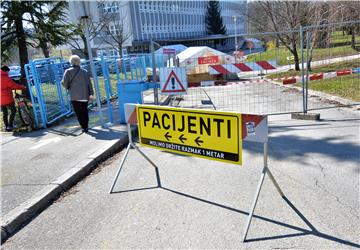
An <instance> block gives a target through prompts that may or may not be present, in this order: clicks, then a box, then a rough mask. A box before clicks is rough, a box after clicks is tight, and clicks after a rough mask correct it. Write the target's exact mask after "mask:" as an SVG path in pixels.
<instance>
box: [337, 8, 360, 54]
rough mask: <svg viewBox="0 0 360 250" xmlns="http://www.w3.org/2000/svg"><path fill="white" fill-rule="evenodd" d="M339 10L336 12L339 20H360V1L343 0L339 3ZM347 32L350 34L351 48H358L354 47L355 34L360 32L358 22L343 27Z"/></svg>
mask: <svg viewBox="0 0 360 250" xmlns="http://www.w3.org/2000/svg"><path fill="white" fill-rule="evenodd" d="M339 9H340V11H339V12H338V13H337V14H338V19H339V20H340V21H354V20H355V21H359V20H360V2H356V1H344V2H340V3H339ZM344 30H345V31H346V32H348V34H350V35H351V48H353V49H354V50H359V48H357V47H356V40H355V36H356V34H360V24H359V23H354V24H353V25H349V26H347V27H346V28H344Z"/></svg>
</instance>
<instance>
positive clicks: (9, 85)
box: [0, 70, 25, 106]
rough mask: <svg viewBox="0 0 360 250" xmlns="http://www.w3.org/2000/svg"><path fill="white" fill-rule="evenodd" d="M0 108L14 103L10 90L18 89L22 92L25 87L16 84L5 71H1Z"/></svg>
mask: <svg viewBox="0 0 360 250" xmlns="http://www.w3.org/2000/svg"><path fill="white" fill-rule="evenodd" d="M0 82H1V99H0V100H1V106H6V105H9V104H12V103H14V97H13V93H12V90H15V89H18V90H23V89H25V86H22V85H19V84H16V83H15V82H14V81H13V80H11V78H10V77H9V73H8V72H6V71H2V70H1V78H0Z"/></svg>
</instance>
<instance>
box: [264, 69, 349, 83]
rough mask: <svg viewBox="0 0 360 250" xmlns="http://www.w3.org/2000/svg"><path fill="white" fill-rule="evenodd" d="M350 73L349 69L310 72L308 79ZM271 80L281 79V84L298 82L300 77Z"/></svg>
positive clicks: (278, 79) (279, 79) (320, 78)
mask: <svg viewBox="0 0 360 250" xmlns="http://www.w3.org/2000/svg"><path fill="white" fill-rule="evenodd" d="M350 74H352V70H351V69H345V70H338V71H334V72H327V73H317V74H311V75H309V81H315V80H322V79H329V78H333V77H337V76H344V75H350ZM271 80H273V81H281V82H282V84H284V85H286V84H294V83H300V82H301V81H302V78H301V76H293V77H281V78H273V79H271Z"/></svg>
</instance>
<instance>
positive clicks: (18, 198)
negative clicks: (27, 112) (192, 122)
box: [1, 94, 166, 241]
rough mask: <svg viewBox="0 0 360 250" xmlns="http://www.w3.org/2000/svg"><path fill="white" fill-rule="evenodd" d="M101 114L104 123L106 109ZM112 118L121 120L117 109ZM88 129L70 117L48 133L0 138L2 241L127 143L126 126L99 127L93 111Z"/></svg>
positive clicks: (5, 135) (41, 132) (148, 99)
mask: <svg viewBox="0 0 360 250" xmlns="http://www.w3.org/2000/svg"><path fill="white" fill-rule="evenodd" d="M151 97H152V96H151V95H150V94H149V95H148V96H147V97H145V102H147V103H149V102H151V101H152V98H151ZM164 100H166V97H162V101H164ZM103 115H104V120H105V122H107V121H108V120H107V117H106V115H107V111H106V110H103ZM114 117H115V118H114V119H115V121H118V120H119V119H118V108H117V107H114ZM89 127H90V129H89V133H82V131H81V128H80V126H79V125H78V122H77V119H76V117H75V116H71V117H69V118H67V119H66V120H62V121H60V122H59V124H58V125H55V126H50V127H49V128H47V129H40V130H38V131H33V132H30V133H18V134H16V133H14V134H12V133H2V134H1V156H2V158H1V159H2V160H1V162H2V164H1V197H2V199H1V208H2V209H1V236H2V241H3V240H6V238H7V237H8V236H9V235H12V234H13V233H14V232H16V230H18V229H19V228H21V226H22V225H23V224H24V223H26V222H27V221H29V220H30V219H31V218H32V217H33V216H35V215H36V214H38V213H39V211H41V210H42V209H44V208H45V207H46V206H48V205H49V204H50V203H51V202H52V201H53V200H54V199H56V198H57V197H58V195H59V194H60V193H61V192H63V191H65V190H67V189H68V188H69V187H71V186H72V185H74V184H75V183H76V182H77V181H79V180H80V179H81V178H83V177H84V176H86V175H87V174H89V173H90V172H91V171H92V170H93V169H94V168H95V167H96V166H97V164H98V163H99V162H100V161H103V160H105V159H106V158H108V157H109V156H110V155H112V154H113V153H115V152H116V151H119V150H120V149H121V148H122V147H123V146H126V144H127V141H128V135H127V128H126V125H124V124H119V123H118V122H117V123H116V124H114V125H112V126H110V127H109V128H103V127H102V126H101V123H100V120H99V116H98V112H97V111H96V108H95V109H94V110H93V111H91V112H90V122H89Z"/></svg>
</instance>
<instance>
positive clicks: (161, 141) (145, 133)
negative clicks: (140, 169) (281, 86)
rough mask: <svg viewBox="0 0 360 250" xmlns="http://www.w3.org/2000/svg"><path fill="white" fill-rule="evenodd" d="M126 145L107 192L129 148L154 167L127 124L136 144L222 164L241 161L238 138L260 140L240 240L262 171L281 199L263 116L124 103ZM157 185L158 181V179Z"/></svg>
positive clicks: (114, 182) (247, 229) (281, 194)
mask: <svg viewBox="0 0 360 250" xmlns="http://www.w3.org/2000/svg"><path fill="white" fill-rule="evenodd" d="M125 117H126V121H127V128H128V135H129V145H128V146H127V148H126V151H125V155H124V156H123V159H122V160H121V163H120V166H119V169H118V171H117V173H116V176H115V178H114V181H113V183H112V185H111V188H110V191H109V193H110V194H111V193H112V191H113V189H114V186H115V184H116V181H117V179H118V177H119V174H120V172H121V169H122V166H123V164H124V162H125V159H126V157H127V155H128V152H129V150H130V148H131V147H132V148H134V149H136V150H137V151H138V152H139V153H140V154H141V155H142V156H143V157H144V158H145V159H146V160H147V161H148V162H149V163H150V164H151V165H152V166H154V167H155V169H156V172H157V174H158V170H157V166H156V165H155V163H153V162H152V161H151V160H150V158H149V157H148V156H146V155H145V154H144V153H143V152H142V151H141V150H140V149H139V148H138V147H137V146H136V145H135V144H134V142H133V140H132V137H131V129H130V126H131V125H138V128H139V140H140V144H141V145H144V146H148V147H152V148H156V149H161V150H165V151H169V152H174V153H178V154H183V155H190V156H195V157H200V158H205V159H210V160H215V161H220V162H225V163H233V164H238V165H241V164H242V141H252V142H259V143H263V145H264V166H263V169H262V173H261V177H260V180H259V184H258V187H257V190H256V193H255V197H254V200H253V203H252V206H251V210H250V213H249V216H248V218H247V223H246V226H245V230H244V235H243V238H242V239H243V242H245V241H246V236H247V233H248V231H249V228H250V224H251V220H252V217H253V215H254V211H255V208H256V204H257V201H258V198H259V195H260V191H261V188H262V185H263V182H264V179H265V176H266V174H268V175H269V177H270V180H271V182H272V183H273V184H274V186H275V187H276V190H277V191H278V193H279V194H280V196H281V197H282V198H285V195H284V193H283V192H282V190H281V189H280V186H279V184H278V183H277V182H276V180H275V178H274V176H273V175H272V173H271V172H270V169H269V167H268V162H267V159H268V122H267V116H261V115H247V114H237V113H233V112H219V111H212V110H207V111H205V110H192V109H179V108H171V107H160V106H150V105H137V104H129V103H128V104H125ZM158 185H159V187H161V184H160V182H158Z"/></svg>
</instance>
